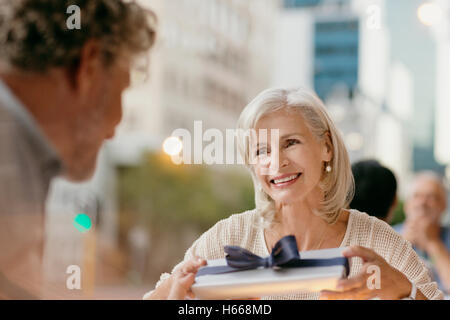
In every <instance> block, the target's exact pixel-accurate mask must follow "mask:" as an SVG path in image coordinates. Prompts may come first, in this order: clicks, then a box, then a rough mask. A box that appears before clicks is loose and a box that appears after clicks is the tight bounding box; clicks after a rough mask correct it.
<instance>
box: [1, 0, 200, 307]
mask: <svg viewBox="0 0 450 320" xmlns="http://www.w3.org/2000/svg"><path fill="white" fill-rule="evenodd" d="M71 5H77V6H78V8H80V12H81V15H80V18H81V28H80V29H69V28H68V27H67V25H68V23H67V19H68V17H69V16H70V15H69V14H67V9H68V7H69V6H71ZM154 22H155V16H154V15H153V13H152V12H150V11H147V10H144V9H143V8H141V7H140V6H139V5H137V4H136V3H134V2H123V1H121V0H70V1H69V0H14V1H11V0H0V298H4V299H35V298H48V297H53V298H55V297H57V298H60V297H63V296H64V294H63V295H61V292H58V293H56V292H54V293H53V294H51V293H44V292H45V291H46V290H45V289H43V288H45V284H44V283H43V281H42V258H43V244H44V235H45V230H44V212H45V211H44V204H45V200H46V197H47V193H48V188H49V183H50V180H51V179H52V178H53V177H55V176H58V175H61V176H64V177H65V178H67V179H69V180H71V181H84V180H86V179H89V178H90V177H91V175H92V174H93V172H94V170H95V165H96V158H97V153H98V151H99V149H100V147H101V145H102V143H103V141H104V140H105V139H108V138H111V137H113V135H114V131H115V127H116V125H117V124H118V123H119V122H120V120H121V117H122V102H121V96H122V92H123V91H124V90H125V89H126V88H127V87H128V86H129V84H130V70H132V69H133V66H135V63H136V61H137V59H138V57H139V56H140V55H146V54H147V52H148V50H149V49H150V48H151V47H152V45H153V43H154V41H155V29H154ZM200 264H201V262H198V263H197V262H195V261H192V262H189V263H187V264H186V265H185V266H184V268H182V269H181V270H180V272H179V274H178V275H177V276H176V277H174V279H175V280H174V282H173V284H174V285H173V286H171V295H170V296H169V298H182V297H184V296H185V295H186V293H187V292H188V290H189V288H190V285H191V284H192V282H193V278H194V275H193V273H191V272H195V271H196V269H197V268H198V266H199V265H200Z"/></svg>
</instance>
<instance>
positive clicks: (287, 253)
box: [197, 235, 350, 277]
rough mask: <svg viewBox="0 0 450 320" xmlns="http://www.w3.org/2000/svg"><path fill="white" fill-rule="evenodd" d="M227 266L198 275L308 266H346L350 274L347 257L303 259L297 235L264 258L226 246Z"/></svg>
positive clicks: (216, 267) (208, 268)
mask: <svg viewBox="0 0 450 320" xmlns="http://www.w3.org/2000/svg"><path fill="white" fill-rule="evenodd" d="M224 251H225V253H226V261H227V265H226V266H211V267H203V268H200V269H199V271H198V272H197V277H200V276H204V275H212V274H224V273H230V272H237V271H244V270H252V269H257V268H307V267H328V266H344V267H345V275H346V276H348V274H349V271H350V267H349V263H348V259H347V258H346V257H336V258H324V259H301V257H300V253H299V252H298V247H297V241H296V240H295V236H292V235H291V236H286V237H284V238H282V239H280V240H279V241H278V242H277V243H276V244H275V246H274V247H273V249H272V253H271V254H270V255H269V256H268V257H266V258H262V257H260V256H257V255H256V254H253V253H252V252H250V251H248V250H246V249H244V248H241V247H238V246H225V248H224Z"/></svg>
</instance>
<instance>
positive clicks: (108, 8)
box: [0, 0, 156, 73]
mask: <svg viewBox="0 0 450 320" xmlns="http://www.w3.org/2000/svg"><path fill="white" fill-rule="evenodd" d="M72 5H76V6H78V8H80V18H81V19H80V21H81V25H80V29H69V28H68V26H67V20H68V18H69V17H70V16H71V14H68V13H67V9H68V8H69V7H70V6H72ZM155 22H156V16H155V15H154V14H153V13H152V12H151V11H149V10H144V9H143V8H142V7H140V6H139V5H138V4H136V3H134V2H133V1H132V2H124V1H122V0H0V63H1V64H2V66H3V67H4V68H8V69H13V70H19V71H27V72H40V73H44V72H46V71H48V70H49V69H51V68H54V67H69V68H70V67H76V65H77V62H78V60H79V57H80V54H81V50H82V48H83V46H84V45H85V43H86V42H87V41H88V40H96V41H98V42H99V44H100V50H101V52H102V55H103V58H104V59H103V60H104V63H105V65H106V66H109V65H111V64H112V63H114V61H115V59H116V58H117V57H118V56H119V55H120V54H123V53H129V54H132V55H134V54H138V53H141V52H145V51H147V50H148V49H150V48H151V47H152V45H153V43H154V41H155V35H156V32H155Z"/></svg>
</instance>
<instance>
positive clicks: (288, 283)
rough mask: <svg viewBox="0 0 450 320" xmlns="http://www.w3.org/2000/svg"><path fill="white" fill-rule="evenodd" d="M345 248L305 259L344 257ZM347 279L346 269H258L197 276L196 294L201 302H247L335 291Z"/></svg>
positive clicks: (218, 262) (217, 262)
mask: <svg viewBox="0 0 450 320" xmlns="http://www.w3.org/2000/svg"><path fill="white" fill-rule="evenodd" d="M344 249H345V248H335V249H322V250H312V251H304V252H301V253H300V256H301V259H329V258H337V257H342V252H343V251H344ZM226 264H227V262H226V259H217V260H208V267H209V266H221V265H226ZM345 277H346V266H344V265H333V266H320V267H301V268H279V269H273V268H258V269H252V270H245V271H237V272H231V273H223V274H211V275H202V276H197V277H196V279H195V283H194V284H193V285H192V291H193V293H194V294H195V296H196V298H197V299H204V300H206V299H210V300H211V299H214V300H219V299H245V298H257V297H261V296H267V295H279V294H289V293H295V292H300V291H301V292H319V291H321V290H335V289H336V284H337V282H338V280H339V279H342V278H345Z"/></svg>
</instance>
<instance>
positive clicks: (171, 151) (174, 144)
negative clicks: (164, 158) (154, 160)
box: [163, 137, 183, 156]
mask: <svg viewBox="0 0 450 320" xmlns="http://www.w3.org/2000/svg"><path fill="white" fill-rule="evenodd" d="M163 150H164V152H165V153H167V154H168V155H169V156H176V155H178V154H180V152H181V150H183V142H182V141H181V140H180V138H178V137H168V138H167V139H166V140H164V142H163Z"/></svg>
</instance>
